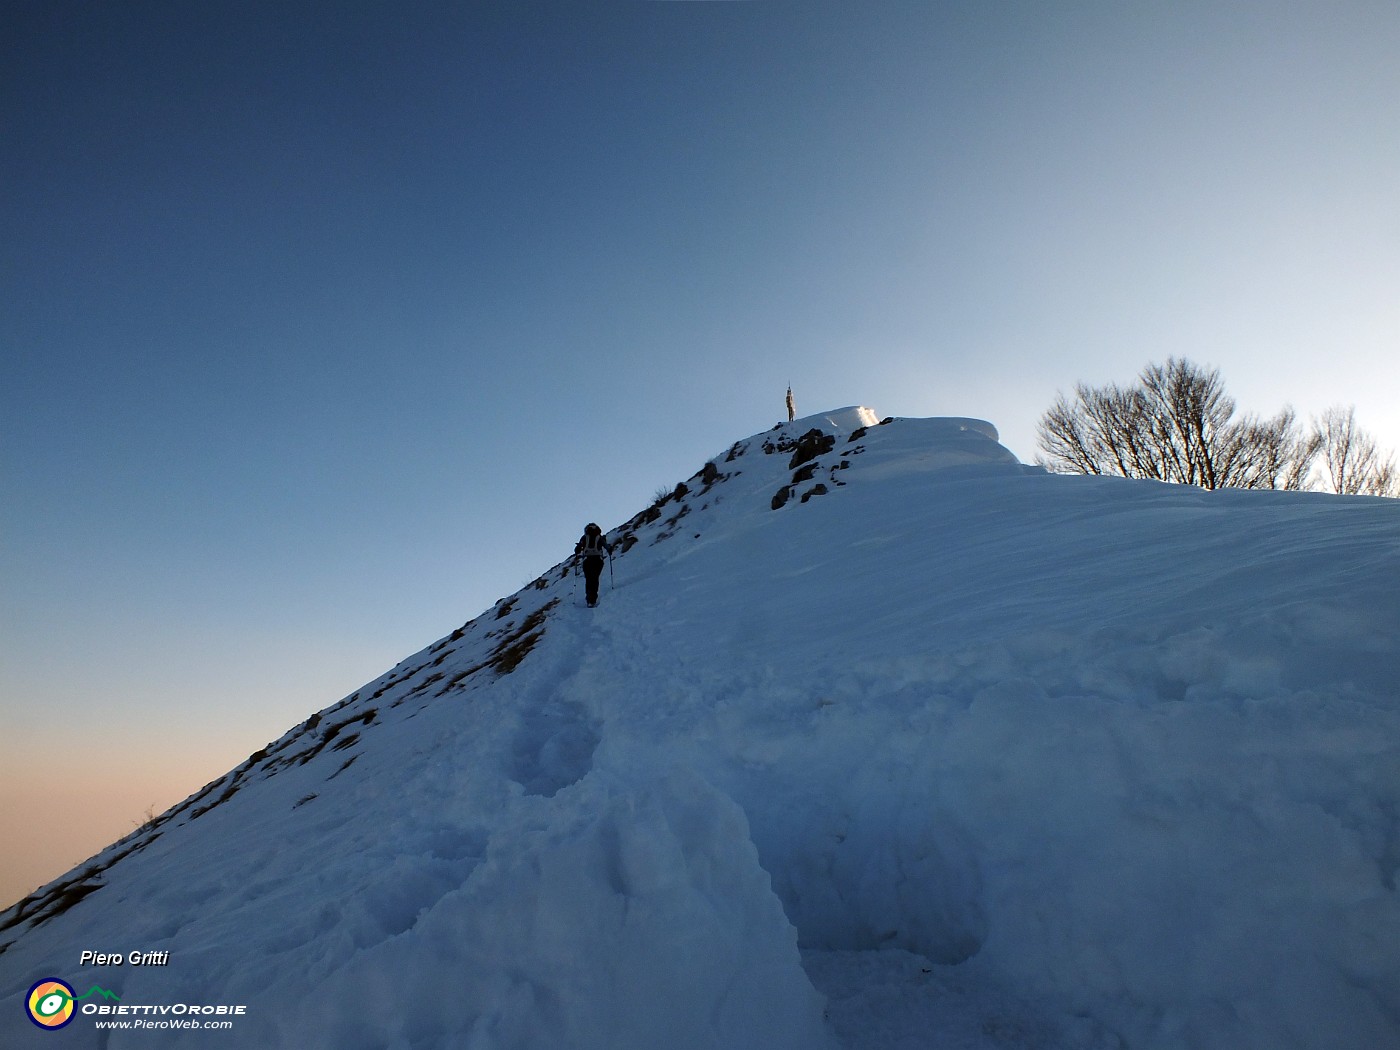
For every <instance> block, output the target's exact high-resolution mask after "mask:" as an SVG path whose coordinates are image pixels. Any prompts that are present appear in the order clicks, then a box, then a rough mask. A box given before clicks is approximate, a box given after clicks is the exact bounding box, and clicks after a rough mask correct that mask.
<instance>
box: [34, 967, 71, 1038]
mask: <svg viewBox="0 0 1400 1050" xmlns="http://www.w3.org/2000/svg"><path fill="white" fill-rule="evenodd" d="M26 1006H27V1007H28V1009H29V1019H30V1020H31V1021H33V1022H34V1023H35V1024H37V1025H38V1026H39V1027H40V1028H62V1027H63V1026H64V1025H66V1024H67V1023H68V1022H69V1021H71V1020H73V986H72V985H70V984H69V983H68V982H67V981H60V980H59V979H58V978H57V977H48V978H45V979H44V980H42V981H40V982H38V983H37V984H36V985H34V987H33V988H31V989H29V1000H28V1002H27V1003H26Z"/></svg>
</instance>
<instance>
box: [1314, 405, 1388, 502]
mask: <svg viewBox="0 0 1400 1050" xmlns="http://www.w3.org/2000/svg"><path fill="white" fill-rule="evenodd" d="M1314 435H1315V440H1316V441H1317V443H1318V445H1319V446H1320V448H1321V451H1322V470H1323V472H1324V473H1325V474H1326V477H1325V479H1324V482H1325V484H1326V486H1327V488H1328V489H1329V490H1330V491H1332V492H1340V493H1342V494H1343V495H1347V496H1358V495H1360V496H1400V477H1397V475H1396V471H1395V459H1394V457H1392V456H1383V455H1382V453H1381V452H1380V451H1379V450H1378V449H1377V448H1376V442H1375V441H1374V440H1373V439H1372V437H1371V435H1370V434H1368V433H1367V432H1366V431H1364V430H1362V429H1361V428H1360V427H1359V426H1357V425H1356V408H1355V406H1352V407H1351V408H1345V409H1344V408H1342V407H1341V406H1335V407H1333V408H1329V409H1328V410H1327V411H1326V412H1324V413H1323V414H1322V418H1321V419H1320V420H1319V421H1317V422H1316V423H1315V424H1314Z"/></svg>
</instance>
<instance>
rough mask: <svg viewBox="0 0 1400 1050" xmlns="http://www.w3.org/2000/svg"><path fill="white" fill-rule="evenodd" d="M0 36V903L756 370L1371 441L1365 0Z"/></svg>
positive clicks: (312, 16)
mask: <svg viewBox="0 0 1400 1050" xmlns="http://www.w3.org/2000/svg"><path fill="white" fill-rule="evenodd" d="M5 18H6V26H5V30H4V32H3V33H0V52H3V53H0V78H3V80H2V81H0V83H3V97H2V101H3V110H2V111H0V116H2V117H3V128H0V131H3V135H2V136H0V164H3V167H0V193H2V194H3V197H2V198H0V209H3V211H2V212H0V222H3V226H2V227H0V412H2V413H3V418H2V419H0V428H3V429H2V430H0V457H3V458H2V459H0V468H2V469H3V476H2V480H3V493H2V494H0V704H2V705H3V719H4V732H3V734H0V736H2V737H3V739H0V815H2V816H3V819H4V821H5V825H4V826H3V827H0V832H3V833H4V834H5V837H6V841H7V843H9V846H8V847H7V851H6V852H7V853H8V854H9V855H10V856H8V857H7V858H6V861H5V863H6V864H7V865H9V866H10V867H8V868H6V869H5V870H4V871H0V897H4V898H13V897H16V896H19V895H20V894H22V893H24V892H26V891H27V890H28V889H31V888H33V886H34V885H37V884H38V883H39V882H41V881H44V880H46V879H47V878H49V877H51V876H53V875H55V874H57V873H58V872H59V871H61V870H62V869H63V868H65V867H66V866H68V865H69V864H71V863H73V862H75V861H78V860H81V859H82V858H84V857H86V856H87V855H88V854H90V853H91V852H93V851H94V850H96V849H97V848H98V847H100V846H102V845H104V844H105V843H106V842H108V841H110V840H111V839H112V838H114V837H116V836H117V835H119V834H121V833H123V832H125V831H127V830H130V827H131V824H132V823H133V822H134V821H136V820H139V819H140V818H141V816H142V811H143V810H144V809H145V808H146V806H147V805H151V804H154V806H155V808H156V810H157V811H159V810H161V809H164V808H165V807H166V806H168V805H170V804H173V803H174V802H176V801H178V800H179V799H181V798H183V797H185V796H186V795H187V794H189V793H190V792H191V791H193V790H195V789H197V788H198V787H200V786H202V785H203V784H204V783H205V782H207V781H208V780H210V779H213V778H214V777H216V776H218V775H220V774H221V773H223V772H225V771H226V770H227V769H229V768H230V767H232V766H233V765H235V764H236V763H237V762H239V761H241V760H242V759H243V758H244V757H245V756H246V755H247V754H248V753H249V752H251V751H253V750H255V749H256V748H258V747H260V746H262V744H264V743H266V742H267V741H268V740H270V739H273V738H275V737H277V736H279V735H280V734H281V733H282V732H283V731H284V730H285V729H287V728H288V727H289V726H291V725H292V724H294V723H295V722H297V721H299V720H301V719H303V718H304V717H306V716H307V715H308V714H310V713H311V712H312V711H313V710H316V709H318V708H320V707H322V706H325V705H326V704H328V703H331V702H333V701H335V700H337V699H339V698H340V697H341V696H343V695H345V694H347V693H349V692H351V691H353V690H354V689H355V688H356V687H358V686H359V685H360V684H362V683H363V682H365V681H367V680H368V679H371V678H373V677H375V676H376V675H378V674H379V673H380V672H382V671H384V670H386V669H387V668H388V667H389V666H391V665H392V664H394V663H395V662H397V661H398V660H399V659H400V658H402V657H404V656H406V655H408V654H409V653H411V652H413V651H416V650H417V649H419V648H421V647H422V646H423V645H425V644H427V643H429V642H431V641H433V640H435V639H436V638H438V637H441V636H442V635H444V634H446V633H448V632H449V631H451V630H452V629H453V628H454V627H456V626H458V625H459V624H461V623H462V622H464V621H465V620H467V619H469V618H471V617H473V616H475V615H476V614H478V613H479V612H481V611H482V610H483V609H484V608H485V607H487V606H488V605H489V604H491V603H492V602H493V601H494V600H495V599H496V598H498V597H500V596H503V595H505V594H507V593H510V592H512V591H514V590H516V589H517V588H519V587H520V586H521V585H522V584H524V583H526V582H527V581H528V580H530V579H532V578H533V577H534V576H536V575H537V574H538V573H539V572H541V571H542V570H544V569H545V568H546V567H548V566H549V565H551V564H553V563H554V562H556V561H558V560H559V559H561V558H563V557H564V556H566V555H567V554H568V552H569V551H570V549H571V547H572V544H573V541H574V540H575V539H576V537H577V535H578V533H579V531H580V528H581V526H582V525H583V524H584V523H585V522H586V521H588V520H589V519H596V520H598V521H599V522H601V523H603V524H604V525H605V526H611V525H614V524H617V523H618V522H620V521H622V520H623V519H625V518H627V517H629V516H630V515H631V514H633V513H634V512H635V511H637V510H639V509H640V508H641V507H642V506H644V505H645V504H646V503H647V502H649V501H650V499H651V497H652V495H653V493H654V492H655V490H656V489H657V488H658V487H660V486H662V485H670V484H674V483H675V482H676V481H678V480H680V479H682V478H684V477H685V476H687V475H688V474H690V473H691V472H693V471H694V470H696V469H697V468H699V467H700V466H701V465H702V464H703V462H704V461H705V459H706V458H707V457H708V456H710V455H712V454H714V453H716V452H720V451H722V450H723V449H724V448H725V447H726V446H727V445H728V444H729V443H730V442H732V441H733V440H735V439H737V438H740V437H743V436H746V435H748V434H750V433H753V432H755V431H758V430H762V429H765V428H767V427H768V426H770V425H772V424H773V423H774V422H776V421H777V420H778V419H779V418H781V417H782V415H783V411H784V410H783V391H784V389H785V387H786V385H787V384H788V382H791V383H792V385H793V387H794V389H795V391H796V394H797V398H798V407H799V411H800V412H803V413H806V412H816V411H819V410H823V409H827V408H833V407H838V406H841V405H847V404H854V403H864V404H868V405H870V406H871V407H873V408H875V409H876V410H877V411H879V412H880V413H882V414H896V415H914V416H925V415H974V416H981V417H983V418H987V419H990V420H992V421H993V422H994V423H996V424H997V425H998V426H999V427H1000V429H1001V432H1002V435H1003V442H1004V443H1005V444H1006V445H1007V446H1008V447H1010V448H1011V449H1012V451H1014V452H1016V453H1017V454H1018V455H1019V456H1020V457H1021V458H1022V459H1025V460H1032V459H1034V456H1035V453H1036V449H1035V446H1034V426H1035V421H1036V419H1037V418H1038V417H1039V415H1040V414H1041V413H1042V412H1043V411H1044V410H1045V409H1046V408H1047V407H1048V405H1049V404H1050V402H1051V401H1052V400H1053V398H1054V395H1055V393H1056V391H1057V390H1060V389H1065V390H1067V389H1069V388H1070V387H1071V386H1072V385H1073V384H1074V383H1075V382H1076V381H1079V380H1084V381H1089V382H1094V383H1101V382H1107V381H1110V380H1119V381H1127V380H1129V379H1131V377H1132V376H1133V375H1134V374H1135V373H1136V372H1137V371H1138V369H1140V368H1141V366H1142V365H1144V364H1145V363H1147V362H1148V361H1151V360H1164V359H1165V358H1166V357H1167V356H1168V355H1172V354H1175V355H1182V356H1187V357H1190V358H1192V359H1194V360H1197V361H1199V362H1202V363H1206V364H1212V365H1216V366H1218V367H1220V368H1221V370H1222V372H1223V374H1224V377H1225V381H1226V385H1227V387H1228V388H1229V390H1230V391H1231V392H1232V393H1234V394H1235V395H1236V397H1237V398H1238V399H1239V401H1240V404H1241V407H1242V408H1244V409H1247V410H1253V411H1258V412H1260V413H1265V414H1268V413H1272V412H1274V411H1276V410H1277V409H1278V408H1280V407H1282V406H1283V405H1284V404H1285V403H1292V404H1293V405H1294V406H1295V408H1297V409H1298V411H1299V413H1300V414H1301V415H1303V416H1304V417H1306V416H1307V415H1309V414H1311V413H1318V412H1321V411H1322V410H1323V409H1325V408H1326V407H1328V406H1329V405H1332V404H1338V403H1340V404H1354V405H1356V407H1357V413H1358V418H1359V420H1360V422H1361V423H1362V424H1363V425H1364V426H1366V427H1367V428H1368V429H1370V430H1371V431H1372V432H1373V433H1374V434H1375V435H1376V436H1377V437H1378V438H1379V439H1380V440H1381V442H1382V444H1384V445H1386V446H1387V447H1389V448H1397V447H1400V396H1398V395H1400V62H1397V61H1396V58H1395V56H1396V55H1400V6H1397V5H1396V4H1395V3H1394V0H1375V2H1340V3H1335V2H1331V3H1313V4H1297V3H1277V2H1274V3H1248V4H1242V3H1229V2H1202V3H1191V2H1176V0H1173V2H1166V0H1161V2H1146V3H1109V2H1085V3H1063V4H1043V3H1031V2H1027V3H1019V2H1009V3H998V2H978V3H918V4H881V3H863V4H842V5H829V4H819V3H803V4H767V3H764V4H629V3H614V4H590V3H568V4H563V3H560V4H522V3H507V4H496V5H487V4H457V3H452V4H448V3H441V4H433V3H422V4H411V5H404V4H394V3H363V2H361V3H296V4H286V3H268V2H256V0H254V2H248V0H244V2H240V3H237V4H234V3H223V2H212V3H199V4H185V3H174V2H171V3H142V2H136V3H129V4H127V3H124V4H97V3H71V4H70V3H65V4H53V3H48V2H41V0H33V2H23V3H14V4H10V5H7V9H6V15H5ZM37 813H43V814H44V817H43V818H42V819H36V818H35V816H34V815H35V814H37ZM3 903H8V901H3V902H0V904H3Z"/></svg>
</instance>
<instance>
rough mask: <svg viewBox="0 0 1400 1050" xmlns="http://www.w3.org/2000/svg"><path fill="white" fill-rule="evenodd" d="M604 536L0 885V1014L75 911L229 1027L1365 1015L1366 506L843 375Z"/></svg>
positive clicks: (1075, 1025)
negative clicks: (958, 414) (1104, 451)
mask: <svg viewBox="0 0 1400 1050" xmlns="http://www.w3.org/2000/svg"><path fill="white" fill-rule="evenodd" d="M814 429H816V430H820V431H821V434H820V435H817V436H812V435H811V433H810V432H811V431H812V430H814ZM611 535H612V537H613V539H614V540H615V541H616V542H618V544H619V547H620V548H623V547H625V548H626V549H625V550H620V552H619V554H618V555H617V557H616V564H615V569H616V577H617V582H618V587H617V588H616V589H615V590H612V591H608V590H606V589H605V591H604V595H603V603H602V605H601V606H600V607H599V608H598V609H596V610H588V609H584V608H581V607H580V606H579V605H578V604H577V603H576V602H574V601H572V595H573V591H574V588H575V586H576V584H575V581H574V579H573V578H572V577H570V576H569V575H568V574H567V572H565V571H564V566H562V565H561V566H556V567H555V568H554V569H551V570H550V571H549V572H548V573H546V574H545V575H544V576H542V577H541V578H540V580H539V581H537V584H536V585H534V586H531V587H528V588H526V589H525V590H523V591H522V592H521V593H520V594H519V595H516V596H513V597H512V598H511V599H509V600H507V601H504V602H502V603H501V604H500V605H498V606H497V608H496V609H493V610H489V611H488V612H487V613H485V614H484V615H483V616H482V617H479V618H478V619H477V620H476V621H473V623H471V624H469V625H466V626H464V627H463V628H462V629H461V630H459V631H457V632H454V633H453V634H452V635H451V636H449V637H447V638H444V639H442V640H441V641H439V642H438V643H435V644H434V645H433V646H431V647H429V648H428V649H425V650H424V651H423V652H422V653H419V654H416V655H415V656H413V657H410V658H409V659H408V660H405V661H404V663H403V664H401V665H400V666H399V667H398V668H395V669H394V670H393V671H391V672H390V673H389V674H387V675H385V676H384V677H382V678H381V679H379V680H378V681H376V682H373V683H370V684H369V685H367V686H366V687H365V688H364V689H362V690H360V691H359V692H358V693H356V694H355V695H354V696H353V697H350V698H347V700H346V701H343V702H342V703H341V704H339V705H336V706H335V707H332V708H329V709H327V710H326V711H325V712H322V713H321V714H320V715H318V716H315V717H314V718H313V719H311V720H309V721H308V722H307V723H305V724H304V725H302V726H299V727H297V728H296V729H295V730H293V731H292V732H290V733H288V734H287V736H285V737H284V738H283V739H282V740H280V741H276V742H274V743H273V744H271V745H269V747H268V748H267V749H265V751H264V752H261V753H259V755H255V756H252V757H250V760H249V762H248V763H246V764H245V765H244V766H242V767H240V768H239V770H235V771H234V772H233V773H231V774H230V776H229V777H227V778H224V780H222V781H220V782H217V783H216V784H214V785H211V787H210V789H209V790H208V791H206V792H204V793H201V795H199V796H197V797H196V798H195V799H192V800H191V801H190V802H189V803H187V804H185V806H183V807H180V808H177V810H176V811H172V814H170V815H167V817H165V818H162V821H161V822H160V823H159V825H158V826H157V827H155V828H152V829H148V830H147V831H146V832H144V835H145V837H144V838H142V837H140V836H137V837H133V839H132V840H129V841H125V842H124V843H123V844H117V846H114V847H113V849H112V850H109V851H107V853H105V854H103V855H101V856H99V857H98V858H95V859H94V862H92V863H91V864H90V865H89V866H88V867H87V868H86V869H84V870H80V871H79V872H76V873H74V875H73V876H71V877H70V878H69V879H67V880H63V881H61V882H60V883H59V884H56V887H54V888H51V891H50V892H49V893H48V894H46V895H41V898H40V899H37V900H35V901H33V902H31V903H30V904H29V905H28V906H27V908H26V910H25V911H24V912H23V913H22V914H21V915H16V914H15V913H13V912H12V913H7V914H6V916H4V917H0V921H6V922H7V924H8V928H7V929H6V930H5V931H4V932H3V933H0V944H5V943H7V942H8V947H7V948H6V949H5V950H4V952H3V953H2V954H0V1032H3V1033H4V1036H5V1038H6V1040H7V1045H9V1044H8V1040H9V1037H10V1036H11V1034H13V1035H14V1037H15V1039H16V1040H17V1043H16V1045H36V1046H37V1045H47V1044H45V1043H44V1041H45V1040H52V1039H54V1038H56V1037H54V1036H52V1035H50V1034H49V1033H42V1032H39V1031H37V1029H33V1026H31V1025H29V1024H28V1023H27V1022H25V1023H24V1024H23V1025H22V1026H20V1027H19V1029H18V1030H17V1031H16V1030H13V1029H14V1026H12V1025H11V1024H10V1022H9V1021H8V1020H7V1019H6V1018H7V1016H9V1017H12V1016H16V1011H21V1007H20V1005H19V999H21V998H22V995H23V992H24V989H25V988H27V987H28V984H29V983H32V981H33V980H35V979H37V978H38V977H41V976H45V975H47V973H53V974H55V975H58V976H62V977H65V979H69V980H72V981H74V982H75V983H77V984H83V985H84V987H86V986H87V985H86V983H85V982H92V981H101V980H113V975H112V974H111V973H110V972H106V973H104V972H101V971H97V970H93V969H91V968H89V969H87V970H84V969H81V968H79V967H77V966H76V965H75V960H76V958H77V951H78V950H80V948H82V947H90V946H92V945H93V944H110V945H112V946H113V947H121V946H122V945H126V948H127V950H129V948H134V947H142V948H153V949H163V950H169V951H170V952H171V960H172V962H171V966H170V967H169V968H167V969H165V970H162V971H159V972H156V971H144V972H139V973H137V972H124V973H122V974H121V975H120V977H121V978H122V984H121V988H120V989H118V991H119V993H120V994H121V995H122V996H123V1001H126V1002H143V1001H144V1002H154V1001H174V998H175V997H201V996H202V997H206V998H207V997H210V996H217V999H218V1001H237V1002H245V1003H247V1004H248V1005H249V1014H248V1016H247V1017H246V1018H243V1019H240V1022H239V1027H238V1028H237V1030H236V1031H235V1032H234V1033H232V1034H231V1036H230V1039H231V1041H230V1045H249V1046H251V1045H258V1046H288V1047H291V1046H297V1047H303V1046H315V1045H325V1046H336V1047H366V1048H368V1047H384V1046H394V1047H435V1046H466V1047H482V1048H485V1047H506V1046H509V1047H541V1048H543V1047H550V1048H551V1050H553V1048H557V1047H608V1048H614V1047H616V1048H625V1047H637V1048H641V1047H654V1046H658V1045H665V1046H668V1047H697V1048H699V1047H711V1048H720V1047H723V1048H726V1050H729V1048H736V1047H740V1048H741V1047H764V1048H778V1047H793V1048H797V1047H802V1048H804V1050H805V1048H813V1047H819V1046H834V1045H842V1046H845V1047H849V1048H853V1050H865V1048H874V1047H881V1048H887V1047H938V1048H945V1050H946V1048H955V1050H961V1048H970V1047H977V1048H984V1047H985V1048H1007V1047H1055V1048H1064V1047H1086V1048H1099V1047H1133V1048H1164V1050H1165V1048H1176V1047H1189V1048H1192V1050H1196V1048H1206V1050H1213V1048H1221V1050H1224V1048H1229V1050H1241V1048H1251V1047H1258V1048H1261V1050H1263V1048H1268V1050H1279V1048H1285V1047H1309V1048H1311V1047H1327V1048H1329V1050H1333V1048H1343V1050H1373V1048H1374V1050H1380V1048H1382V1047H1385V1048H1390V1047H1393V1046H1395V1045H1397V1044H1400V986H1398V983H1397V982H1398V981H1400V978H1397V975H1400V901H1398V900H1397V889H1396V871H1397V867H1400V831H1397V815H1400V701H1398V700H1397V687H1396V682H1397V681H1400V656H1397V644H1396V640H1397V638H1400V587H1397V585H1396V581H1397V580H1400V504H1397V503H1395V502H1393V501H1383V500H1366V499H1343V498H1338V497H1327V496H1321V495H1308V494H1290V493H1277V494H1268V493H1240V492H1225V493H1206V492H1202V491H1199V490H1195V489H1185V488H1177V487H1170V486H1164V485H1156V484H1151V483H1141V482H1126V481H1121V480H1114V479H1089V478H1063V477H1051V476H1047V475H1044V474H1041V473H1038V472H1036V471H1033V470H1029V469H1027V468H1024V467H1022V466H1021V465H1019V464H1017V463H1016V462H1015V460H1014V457H1012V456H1011V455H1010V454H1009V453H1008V452H1006V450H1005V449H1003V448H1001V446H1000V445H998V444H997V443H996V440H995V429H994V428H991V427H990V425H988V424H984V423H980V422H979V421H970V420H896V421H893V422H891V423H890V424H888V425H883V426H881V425H877V424H876V421H875V417H874V415H873V413H869V412H868V410H861V409H848V410H842V411H840V412H837V413H830V414H825V415H823V416H820V417H812V418H810V419H808V420H802V421H799V422H798V423H797V424H795V425H792V426H788V427H784V428H779V429H778V430H776V431H773V432H770V433H768V434H763V435H757V436H755V437H754V438H751V439H747V440H746V441H742V442H738V443H736V444H735V446H734V447H733V448H731V449H730V450H728V452H727V453H723V454H721V455H719V456H717V457H716V458H715V460H714V462H713V464H711V465H707V468H706V469H705V470H704V471H700V472H697V474H696V475H695V476H694V477H692V478H690V479H688V480H687V482H686V485H685V487H684V490H683V491H678V492H677V493H676V494H674V495H673V496H672V497H670V498H668V499H667V500H666V501H664V502H661V503H660V504H658V506H656V507H654V508H650V509H649V510H648V511H646V512H644V513H642V514H640V515H638V517H637V518H635V519H633V521H631V522H629V523H627V524H626V525H624V526H620V527H618V528H617V529H614V530H613V532H612V534H611ZM571 541H572V537H569V538H568V542H571ZM605 588H606V582H605ZM78 891H83V892H82V893H79V892H78ZM84 893H85V894H87V895H83V894H84ZM75 894H76V896H78V898H79V899H77V900H76V901H74V900H72V897H73V896H74V895H75ZM117 942H120V943H117ZM21 985H22V986H23V987H21ZM191 1001H194V1000H193V998H192V999H191ZM7 1011H8V1012H9V1013H8V1015H7V1013H6V1012H7ZM18 1016H20V1017H21V1019H22V1012H21V1013H19V1014H18ZM824 1017H825V1020H824V1019H823V1018H824ZM31 1029H32V1031H31ZM225 1034H227V1033H225ZM108 1036H109V1038H107V1039H106V1041H105V1044H104V1041H103V1039H102V1038H101V1037H99V1035H98V1033H96V1031H95V1030H93V1029H92V1028H90V1027H88V1028H86V1029H84V1028H83V1027H82V1023H81V1019H80V1022H75V1024H74V1025H73V1026H72V1027H71V1028H70V1029H69V1030H68V1031H67V1032H66V1033H65V1035H64V1036H63V1038H64V1039H65V1041H66V1042H68V1043H70V1044H71V1045H74V1046H84V1045H108V1046H116V1047H120V1046H126V1045H138V1044H139V1045H147V1046H148V1045H150V1044H151V1041H152V1039H153V1038H156V1039H159V1040H160V1041H161V1045H165V1044H166V1043H176V1042H180V1041H181V1040H184V1041H186V1042H188V1044H189V1045H207V1044H206V1043H204V1042H202V1041H201V1040H200V1039H199V1038H198V1033H194V1034H193V1035H190V1034H182V1033H179V1032H173V1031H172V1032H164V1033H155V1034H153V1033H149V1032H146V1033H140V1032H129V1033H121V1032H117V1033H108ZM221 1038H222V1036H221Z"/></svg>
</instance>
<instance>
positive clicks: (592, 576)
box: [574, 521, 612, 609]
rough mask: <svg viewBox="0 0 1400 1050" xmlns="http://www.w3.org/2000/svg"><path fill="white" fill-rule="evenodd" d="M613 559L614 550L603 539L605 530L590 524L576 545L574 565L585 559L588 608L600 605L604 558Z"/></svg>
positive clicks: (585, 589) (584, 573) (585, 586)
mask: <svg viewBox="0 0 1400 1050" xmlns="http://www.w3.org/2000/svg"><path fill="white" fill-rule="evenodd" d="M604 555H606V556H607V557H609V558H611V557H612V548H611V547H609V546H608V541H607V540H605V539H604V538H603V530H602V529H600V528H599V527H598V526H597V524H595V523H594V522H591V521H590V522H589V523H588V527H587V528H586V529H584V530H583V535H582V536H580V537H579V541H578V543H576V544H574V563H575V564H578V560H579V559H580V558H582V559H583V582H584V591H585V596H586V597H587V598H588V607H589V608H590V609H591V608H593V607H594V606H595V605H597V604H598V580H599V579H600V578H601V577H602V575H603V557H604Z"/></svg>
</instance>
